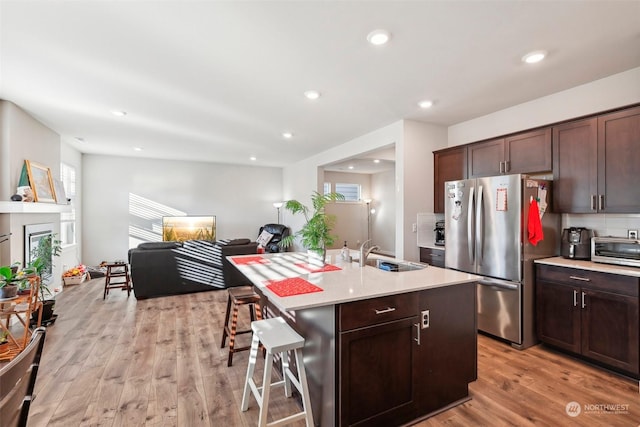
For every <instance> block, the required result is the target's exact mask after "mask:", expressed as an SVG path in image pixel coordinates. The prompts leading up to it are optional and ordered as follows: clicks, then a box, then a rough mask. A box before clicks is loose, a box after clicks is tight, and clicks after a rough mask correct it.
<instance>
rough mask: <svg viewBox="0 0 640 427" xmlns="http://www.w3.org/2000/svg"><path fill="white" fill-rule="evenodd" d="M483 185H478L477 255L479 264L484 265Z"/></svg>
mask: <svg viewBox="0 0 640 427" xmlns="http://www.w3.org/2000/svg"><path fill="white" fill-rule="evenodd" d="M482 193H483V190H482V185H480V186H478V204H477V206H476V212H477V214H476V243H475V244H476V247H477V250H476V256H477V257H478V265H482V258H483V255H484V254H483V248H484V215H483V213H484V210H483V206H482Z"/></svg>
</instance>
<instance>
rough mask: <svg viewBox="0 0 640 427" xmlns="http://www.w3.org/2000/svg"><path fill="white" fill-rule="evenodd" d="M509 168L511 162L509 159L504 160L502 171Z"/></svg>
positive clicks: (506, 170)
mask: <svg viewBox="0 0 640 427" xmlns="http://www.w3.org/2000/svg"><path fill="white" fill-rule="evenodd" d="M510 170H511V162H510V161H509V160H506V161H505V162H504V172H505V173H507V172H509V171H510Z"/></svg>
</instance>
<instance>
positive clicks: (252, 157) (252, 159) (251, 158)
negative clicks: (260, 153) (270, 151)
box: [249, 156, 258, 162]
mask: <svg viewBox="0 0 640 427" xmlns="http://www.w3.org/2000/svg"><path fill="white" fill-rule="evenodd" d="M249 160H251V161H252V162H255V161H256V160H258V158H257V157H255V156H251V157H249Z"/></svg>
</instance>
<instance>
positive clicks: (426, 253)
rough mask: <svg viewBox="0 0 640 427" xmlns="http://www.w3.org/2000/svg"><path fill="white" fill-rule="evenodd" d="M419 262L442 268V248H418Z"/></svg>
mask: <svg viewBox="0 0 640 427" xmlns="http://www.w3.org/2000/svg"><path fill="white" fill-rule="evenodd" d="M420 262H424V263H427V264H431V265H433V266H434V267H440V268H444V249H434V248H420Z"/></svg>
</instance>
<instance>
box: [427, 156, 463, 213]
mask: <svg viewBox="0 0 640 427" xmlns="http://www.w3.org/2000/svg"><path fill="white" fill-rule="evenodd" d="M433 175H434V176H433V183H434V184H433V187H434V188H433V211H434V212H436V213H444V183H445V182H447V181H457V180H460V179H465V178H466V177H467V147H466V146H459V147H452V148H447V149H444V150H439V151H434V152H433Z"/></svg>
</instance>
